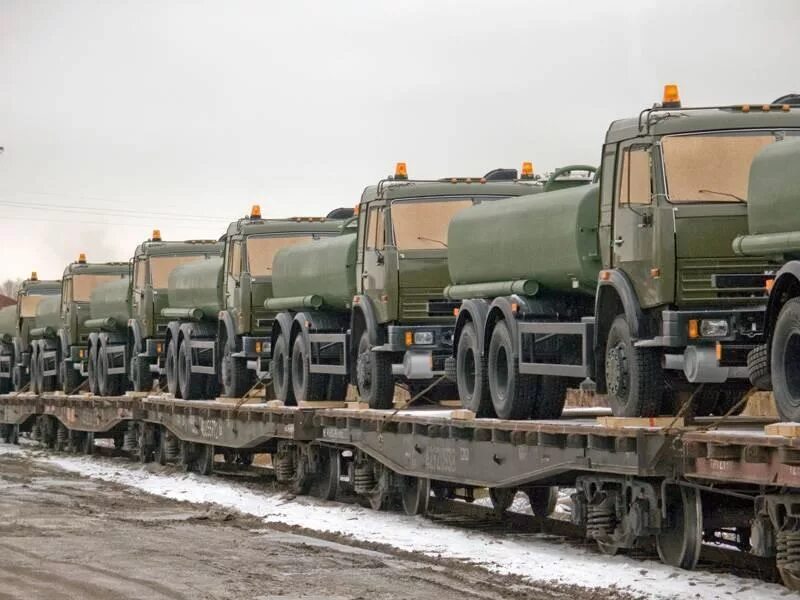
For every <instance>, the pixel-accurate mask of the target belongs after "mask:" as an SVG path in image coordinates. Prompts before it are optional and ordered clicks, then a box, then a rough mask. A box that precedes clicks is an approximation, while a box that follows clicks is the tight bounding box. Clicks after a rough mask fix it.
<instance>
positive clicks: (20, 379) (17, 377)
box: [11, 365, 28, 392]
mask: <svg viewBox="0 0 800 600" xmlns="http://www.w3.org/2000/svg"><path fill="white" fill-rule="evenodd" d="M11 382H12V384H13V385H14V391H15V392H20V391H22V388H24V387H25V386H26V385H28V378H27V377H25V373H24V372H23V370H22V367H21V366H19V365H14V368H13V369H12V370H11Z"/></svg>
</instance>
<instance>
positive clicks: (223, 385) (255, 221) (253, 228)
mask: <svg viewBox="0 0 800 600" xmlns="http://www.w3.org/2000/svg"><path fill="white" fill-rule="evenodd" d="M349 215H352V210H350V209H337V210H336V211H334V212H333V213H331V214H330V215H328V217H325V218H311V217H296V218H289V219H265V218H262V216H261V208H260V207H259V206H258V205H255V206H253V208H252V210H251V212H250V215H249V216H247V217H245V218H242V219H238V220H236V221H234V222H233V223H231V224H230V226H229V227H228V230H227V232H226V234H225V236H224V238H223V240H224V252H223V256H222V258H221V260H209V261H206V262H204V263H202V264H197V265H187V266H185V267H181V268H180V269H176V270H175V272H174V273H173V275H172V276H171V277H170V280H169V292H168V297H169V302H170V308H169V310H167V311H162V316H163V317H164V318H168V319H169V323H168V325H167V328H166V339H165V343H166V344H167V350H166V352H167V386H168V389H169V390H170V392H172V393H173V394H175V395H176V396H177V397H182V398H185V399H194V398H210V397H213V396H214V395H216V394H217V393H218V392H219V391H222V393H223V394H224V395H225V396H229V397H235V398H238V397H241V396H243V395H244V394H246V393H247V391H248V390H249V389H250V388H251V387H252V386H253V384H254V383H255V382H256V380H261V379H264V378H266V377H268V375H269V360H270V356H271V346H270V338H269V333H270V331H271V329H272V321H273V318H274V316H275V312H274V311H271V310H268V309H266V308H265V307H264V301H265V300H266V299H267V298H270V297H271V296H272V257H273V256H274V254H275V253H276V252H277V251H278V250H280V249H281V248H285V247H287V246H293V245H295V244H300V243H303V242H307V241H309V240H313V239H318V238H323V237H326V236H332V235H336V234H338V233H339V230H340V228H341V224H342V217H345V216H349Z"/></svg>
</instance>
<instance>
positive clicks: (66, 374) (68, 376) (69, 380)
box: [61, 360, 82, 394]
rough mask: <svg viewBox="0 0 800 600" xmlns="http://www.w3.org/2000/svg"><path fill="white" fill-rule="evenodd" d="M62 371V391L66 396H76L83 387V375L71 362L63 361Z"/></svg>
mask: <svg viewBox="0 0 800 600" xmlns="http://www.w3.org/2000/svg"><path fill="white" fill-rule="evenodd" d="M61 369H62V371H61V389H62V390H64V393H65V394H74V393H75V392H76V391H77V390H78V388H79V387H80V386H81V383H82V382H81V374H80V373H79V372H78V371H76V370H75V366H74V363H73V362H72V361H71V360H62V361H61Z"/></svg>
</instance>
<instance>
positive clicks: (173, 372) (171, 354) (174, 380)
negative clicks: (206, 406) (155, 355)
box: [164, 338, 181, 398]
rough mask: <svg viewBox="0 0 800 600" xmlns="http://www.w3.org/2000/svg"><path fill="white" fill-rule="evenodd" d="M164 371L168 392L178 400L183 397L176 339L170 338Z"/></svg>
mask: <svg viewBox="0 0 800 600" xmlns="http://www.w3.org/2000/svg"><path fill="white" fill-rule="evenodd" d="M164 371H165V373H166V376H167V391H168V392H169V393H170V394H172V395H173V396H175V397H176V398H180V397H181V389H180V386H179V385H178V348H177V344H176V343H175V338H170V340H169V344H167V352H166V355H165V357H164Z"/></svg>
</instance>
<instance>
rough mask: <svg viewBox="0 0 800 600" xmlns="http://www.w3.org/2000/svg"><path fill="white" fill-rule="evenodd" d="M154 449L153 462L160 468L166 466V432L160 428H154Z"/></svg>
mask: <svg viewBox="0 0 800 600" xmlns="http://www.w3.org/2000/svg"><path fill="white" fill-rule="evenodd" d="M155 436H156V447H155V450H154V451H153V461H154V462H156V463H158V464H159V465H161V466H164V465H165V464H167V432H166V430H165V429H163V428H162V427H160V426H158V425H157V426H156V431H155Z"/></svg>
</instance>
